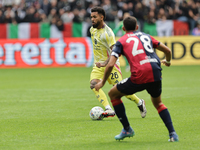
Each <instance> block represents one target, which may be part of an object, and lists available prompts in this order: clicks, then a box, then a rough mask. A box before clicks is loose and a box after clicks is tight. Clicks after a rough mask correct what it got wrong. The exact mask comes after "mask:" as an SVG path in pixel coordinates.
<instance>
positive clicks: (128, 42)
mask: <svg viewBox="0 0 200 150" xmlns="http://www.w3.org/2000/svg"><path fill="white" fill-rule="evenodd" d="M159 44H160V42H158V41H157V40H155V39H154V38H153V37H152V36H150V35H148V34H146V33H143V32H139V31H135V32H129V33H126V34H125V35H124V36H122V37H121V38H120V39H119V40H118V41H117V42H116V44H115V46H114V48H113V50H112V55H114V56H115V57H119V56H120V55H121V54H122V55H124V56H125V57H126V58H127V60H128V62H129V64H130V70H131V81H132V82H133V83H135V84H144V83H149V82H155V81H160V80H161V70H162V69H161V67H160V59H159V58H158V56H157V55H156V53H155V52H154V50H153V48H157V47H158V45H159Z"/></svg>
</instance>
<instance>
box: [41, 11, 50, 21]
mask: <svg viewBox="0 0 200 150" xmlns="http://www.w3.org/2000/svg"><path fill="white" fill-rule="evenodd" d="M40 22H41V23H49V20H48V18H47V16H46V14H45V13H41V14H40Z"/></svg>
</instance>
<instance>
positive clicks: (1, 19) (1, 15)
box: [0, 10, 4, 23]
mask: <svg viewBox="0 0 200 150" xmlns="http://www.w3.org/2000/svg"><path fill="white" fill-rule="evenodd" d="M0 23H4V15H3V11H2V10H0Z"/></svg>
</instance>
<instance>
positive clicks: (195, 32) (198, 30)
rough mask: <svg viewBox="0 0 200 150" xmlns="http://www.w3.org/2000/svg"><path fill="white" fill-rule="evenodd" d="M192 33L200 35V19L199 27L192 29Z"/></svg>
mask: <svg viewBox="0 0 200 150" xmlns="http://www.w3.org/2000/svg"><path fill="white" fill-rule="evenodd" d="M192 35H195V36H200V20H198V21H197V27H196V28H194V29H193V30H192Z"/></svg>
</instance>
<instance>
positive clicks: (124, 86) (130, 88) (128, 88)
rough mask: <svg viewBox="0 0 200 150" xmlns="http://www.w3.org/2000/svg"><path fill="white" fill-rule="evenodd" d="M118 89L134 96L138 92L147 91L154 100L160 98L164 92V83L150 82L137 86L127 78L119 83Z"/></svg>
mask: <svg viewBox="0 0 200 150" xmlns="http://www.w3.org/2000/svg"><path fill="white" fill-rule="evenodd" d="M117 89H118V90H119V91H120V92H121V93H124V94H126V95H132V94H134V93H136V92H139V91H143V90H147V92H148V93H149V94H150V95H151V96H152V97H154V98H156V97H158V96H160V94H161V92H162V82H161V81H156V82H150V83H145V84H135V83H133V82H132V81H131V79H130V78H126V79H124V80H122V81H120V82H119V83H117Z"/></svg>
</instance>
